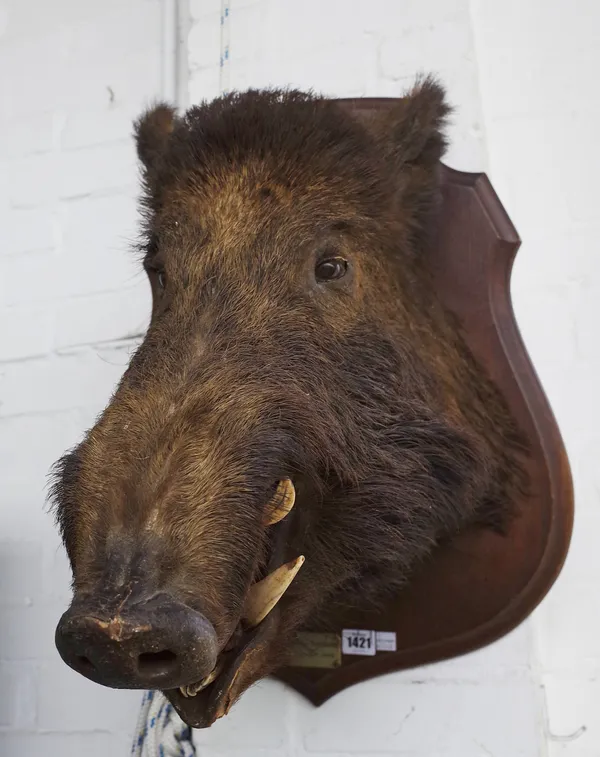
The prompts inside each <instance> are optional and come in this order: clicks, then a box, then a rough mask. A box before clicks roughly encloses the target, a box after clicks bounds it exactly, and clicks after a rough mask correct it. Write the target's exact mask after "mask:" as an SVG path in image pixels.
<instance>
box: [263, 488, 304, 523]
mask: <svg viewBox="0 0 600 757" xmlns="http://www.w3.org/2000/svg"><path fill="white" fill-rule="evenodd" d="M295 501H296V490H295V489H294V484H293V483H292V481H291V479H289V478H284V479H283V480H282V481H280V482H279V483H278V484H277V491H276V492H275V494H274V495H273V498H272V499H271V501H270V502H269V504H268V505H267V510H266V513H265V526H272V525H274V524H275V523H279V521H280V520H283V518H285V516H286V515H287V514H288V513H289V511H290V510H291V509H292V507H293V506H294V502H295Z"/></svg>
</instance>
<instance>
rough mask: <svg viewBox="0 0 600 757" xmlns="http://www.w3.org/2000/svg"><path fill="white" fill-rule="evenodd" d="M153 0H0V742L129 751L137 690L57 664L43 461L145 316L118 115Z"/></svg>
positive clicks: (151, 38)
mask: <svg viewBox="0 0 600 757" xmlns="http://www.w3.org/2000/svg"><path fill="white" fill-rule="evenodd" d="M161 13H162V3H161V0H128V1H127V2H126V3H123V2H121V1H120V0H102V2H98V1H96V0H53V2H46V1H45V0H5V1H4V2H0V94H1V99H2V108H1V113H0V133H1V134H2V140H1V141H0V177H1V178H0V481H1V485H0V492H1V493H0V754H1V755H2V757H29V756H30V755H32V756H33V755H46V756H47V757H59V755H60V757H67V756H69V755H72V756H73V757H75V755H77V756H78V757H79V755H82V754H85V755H86V757H101V756H102V757H105V755H106V754H115V755H117V754H128V750H129V745H130V739H131V732H132V729H133V726H134V723H135V719H136V717H137V708H138V703H139V695H138V694H136V693H133V692H113V691H109V690H108V689H106V690H105V689H103V688H101V687H99V686H95V685H94V684H91V683H89V682H86V681H85V680H84V679H83V678H81V677H80V676H77V675H75V674H74V673H72V672H71V671H70V670H69V669H68V668H67V667H66V666H65V665H64V664H63V663H62V662H61V661H60V659H59V657H58V654H57V653H56V651H55V649H54V642H53V627H54V626H55V624H56V621H57V619H58V617H59V616H60V613H61V612H62V611H63V610H64V608H65V606H66V604H67V602H68V599H69V580H70V576H69V570H68V566H67V564H66V559H65V557H64V553H63V551H62V548H61V547H60V546H59V539H58V536H57V534H56V532H55V529H54V526H53V524H52V519H51V518H50V517H49V515H48V514H47V513H46V512H44V498H45V486H46V476H47V473H48V469H49V466H50V465H51V463H52V462H53V460H55V459H56V458H57V457H58V456H59V455H60V454H61V453H62V452H63V451H64V450H65V449H66V448H67V447H69V446H71V445H72V444H73V443H74V442H75V441H76V440H77V439H78V438H79V437H80V435H81V433H82V431H83V429H84V428H85V427H87V426H89V425H90V424H91V422H92V421H93V417H94V416H95V415H96V413H97V412H99V410H100V409H101V408H102V406H103V405H104V404H105V402H106V399H107V397H108V396H109V395H110V393H111V391H112V389H113V386H114V384H115V382H116V381H117V379H118V378H119V376H120V374H121V372H122V370H123V367H124V365H125V364H126V362H127V358H128V354H129V351H130V349H131V346H132V342H131V339H129V337H131V336H132V335H134V334H136V333H139V332H140V331H141V330H142V329H143V328H144V324H145V322H146V320H147V314H148V307H149V296H148V291H147V286H146V282H145V281H144V278H143V276H141V275H140V271H139V268H138V266H137V265H136V264H135V260H134V255H133V254H130V253H129V252H128V244H129V242H130V241H132V240H133V239H134V238H135V201H134V197H135V190H136V182H137V167H136V165H135V159H134V158H135V156H134V150H133V146H132V143H131V139H130V133H131V122H132V119H133V118H134V117H135V116H136V115H138V114H139V112H140V110H141V109H142V108H143V107H144V106H145V105H146V104H147V102H148V101H149V100H150V99H151V98H154V97H157V96H160V94H161V84H162V80H161V77H162V61H161V50H162V44H163V42H162V37H161V28H160V24H161Z"/></svg>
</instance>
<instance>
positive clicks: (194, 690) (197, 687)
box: [179, 665, 221, 699]
mask: <svg viewBox="0 0 600 757" xmlns="http://www.w3.org/2000/svg"><path fill="white" fill-rule="evenodd" d="M220 672H221V666H220V665H217V667H216V668H215V669H214V670H213V671H212V673H209V674H208V675H207V676H206V678H203V679H202V681H200V682H199V683H191V684H190V685H189V686H181V687H180V689H179V691H181V693H182V694H183V696H184V697H185V698H186V699H187V698H188V697H195V696H196V694H199V693H200V692H201V691H202V689H205V688H206V687H207V686H210V684H211V683H212V682H213V681H214V680H215V678H216V677H217V676H218V675H219V673H220Z"/></svg>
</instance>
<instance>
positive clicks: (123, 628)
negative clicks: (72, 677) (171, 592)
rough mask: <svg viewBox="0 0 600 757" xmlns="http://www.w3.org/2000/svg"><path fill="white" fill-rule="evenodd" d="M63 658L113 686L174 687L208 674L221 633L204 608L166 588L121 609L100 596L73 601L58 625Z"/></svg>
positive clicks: (99, 680)
mask: <svg viewBox="0 0 600 757" xmlns="http://www.w3.org/2000/svg"><path fill="white" fill-rule="evenodd" d="M56 646H57V649H58V651H59V653H60V655H61V657H62V658H63V660H64V661H65V662H66V663H67V665H69V666H70V667H72V668H73V669H74V670H76V671H77V672H78V673H81V674H82V675H84V676H85V677H86V678H89V679H91V680H92V681H95V682H96V683H100V684H103V685H105V686H110V687H112V688H128V689H157V688H160V689H171V688H178V687H180V686H186V685H189V684H192V683H194V682H195V681H199V680H202V679H204V678H205V677H206V676H208V675H209V674H210V673H211V672H212V671H213V669H214V668H215V665H216V662H217V655H218V642H217V635H216V633H215V630H214V628H213V626H212V625H211V623H210V622H209V621H208V620H207V619H206V618H205V617H204V615H202V614H201V613H199V612H196V611H195V610H193V609H191V608H190V607H187V606H186V605H184V604H182V603H181V602H178V601H177V600H175V599H173V598H171V597H169V596H168V595H166V594H162V595H158V596H155V597H153V598H151V599H149V600H147V601H145V602H143V603H138V604H136V605H135V606H133V607H131V608H128V607H127V606H126V604H124V605H123V606H122V607H121V608H119V610H118V611H117V612H116V614H114V615H112V617H110V614H107V613H105V612H104V611H103V610H102V607H101V604H100V602H95V601H93V600H90V599H86V600H85V601H78V600H77V598H75V600H74V601H73V604H72V605H71V607H70V608H69V609H68V610H67V612H65V614H64V615H63V616H62V618H61V619H60V621H59V623H58V627H57V629H56Z"/></svg>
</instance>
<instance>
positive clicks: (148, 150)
mask: <svg viewBox="0 0 600 757" xmlns="http://www.w3.org/2000/svg"><path fill="white" fill-rule="evenodd" d="M174 126H175V109H174V108H171V107H170V106H169V105H166V104H165V103H158V104H157V105H155V106H153V107H152V108H150V109H149V110H147V111H146V112H145V113H144V114H143V115H142V116H141V117H140V118H139V119H138V120H137V121H136V122H135V125H134V135H135V141H136V146H137V153H138V157H139V159H140V160H141V162H142V164H143V165H144V168H145V169H146V171H147V172H148V173H152V172H153V171H154V169H156V168H157V166H158V164H159V163H160V162H161V160H162V158H163V156H164V154H165V152H166V151H167V147H168V144H169V137H170V136H171V132H172V131H173V128H174Z"/></svg>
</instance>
